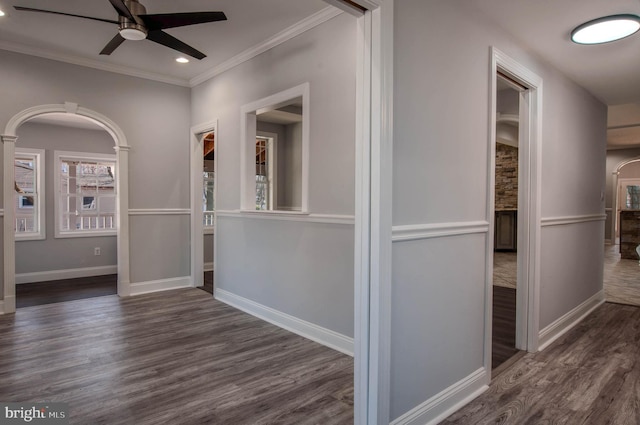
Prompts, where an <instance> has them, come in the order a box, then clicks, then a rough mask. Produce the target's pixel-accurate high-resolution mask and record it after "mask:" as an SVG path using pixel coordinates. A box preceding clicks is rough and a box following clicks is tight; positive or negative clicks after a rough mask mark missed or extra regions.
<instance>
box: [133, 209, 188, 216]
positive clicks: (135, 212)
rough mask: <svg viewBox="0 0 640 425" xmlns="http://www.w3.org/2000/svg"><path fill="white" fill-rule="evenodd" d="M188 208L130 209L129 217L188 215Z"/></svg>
mask: <svg viewBox="0 0 640 425" xmlns="http://www.w3.org/2000/svg"><path fill="white" fill-rule="evenodd" d="M190 214H191V210H190V209H188V208H139V209H130V210H129V215H190Z"/></svg>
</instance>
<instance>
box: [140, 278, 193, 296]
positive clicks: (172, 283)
mask: <svg viewBox="0 0 640 425" xmlns="http://www.w3.org/2000/svg"><path fill="white" fill-rule="evenodd" d="M192 287H193V285H192V284H191V277H190V276H183V277H172V278H169V279H160V280H149V281H147V282H135V283H132V284H131V294H130V295H142V294H149V293H152V292H161V291H170V290H172V289H181V288H192Z"/></svg>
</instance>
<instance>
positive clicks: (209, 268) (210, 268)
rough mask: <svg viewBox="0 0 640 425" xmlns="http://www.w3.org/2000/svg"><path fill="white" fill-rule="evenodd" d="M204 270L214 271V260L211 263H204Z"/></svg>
mask: <svg viewBox="0 0 640 425" xmlns="http://www.w3.org/2000/svg"><path fill="white" fill-rule="evenodd" d="M204 271H205V272H212V271H213V261H212V262H210V263H204Z"/></svg>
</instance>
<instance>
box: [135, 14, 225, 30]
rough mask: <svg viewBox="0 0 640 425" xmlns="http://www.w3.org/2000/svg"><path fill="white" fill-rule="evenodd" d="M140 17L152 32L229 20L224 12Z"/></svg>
mask: <svg viewBox="0 0 640 425" xmlns="http://www.w3.org/2000/svg"><path fill="white" fill-rule="evenodd" d="M138 17H139V18H140V19H142V21H143V22H144V24H145V26H146V27H147V28H148V29H150V30H163V29H166V28H176V27H184V26H186V25H195V24H204V23H207V22H217V21H226V20H227V16H226V15H225V14H224V12H187V13H160V14H154V15H138Z"/></svg>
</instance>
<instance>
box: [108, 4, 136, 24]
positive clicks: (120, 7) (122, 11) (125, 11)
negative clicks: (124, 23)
mask: <svg viewBox="0 0 640 425" xmlns="http://www.w3.org/2000/svg"><path fill="white" fill-rule="evenodd" d="M109 2H110V3H111V5H112V6H113V7H114V8H115V9H116V11H117V12H118V15H120V16H124V17H125V18H129V19H131V20H132V21H135V20H136V18H135V16H133V13H131V11H130V10H129V8H128V7H127V5H126V4H124V1H123V0H109Z"/></svg>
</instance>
